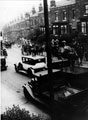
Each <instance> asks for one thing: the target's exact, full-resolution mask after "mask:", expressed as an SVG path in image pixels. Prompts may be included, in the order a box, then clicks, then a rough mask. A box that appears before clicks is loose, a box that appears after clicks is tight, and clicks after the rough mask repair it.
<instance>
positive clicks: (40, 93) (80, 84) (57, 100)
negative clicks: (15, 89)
mask: <svg viewBox="0 0 88 120" xmlns="http://www.w3.org/2000/svg"><path fill="white" fill-rule="evenodd" d="M77 69H78V70H77ZM75 71H76V72H72V71H70V69H68V70H67V71H65V70H64V71H61V70H59V71H55V72H53V73H52V80H53V95H54V101H53V105H52V106H54V109H55V110H56V111H58V114H59V112H62V111H64V112H66V113H67V114H70V113H72V114H74V113H75V112H77V111H78V110H80V111H82V110H83V109H84V108H85V107H86V106H87V105H88V103H87V101H88V82H87V80H88V69H83V68H82V69H81V70H80V69H79V68H75ZM83 76H85V78H84V77H83ZM84 79H85V82H84ZM22 87H23V92H24V95H25V97H26V98H27V99H32V100H34V101H36V102H38V103H40V104H43V105H45V106H47V107H50V80H49V79H48V74H46V75H40V76H35V77H34V78H32V79H31V81H30V82H28V83H27V84H24V85H23V86H22ZM62 113H63V112H62ZM64 114H65V113H64Z"/></svg>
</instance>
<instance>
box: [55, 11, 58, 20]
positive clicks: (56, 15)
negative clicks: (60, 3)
mask: <svg viewBox="0 0 88 120" xmlns="http://www.w3.org/2000/svg"><path fill="white" fill-rule="evenodd" d="M55 21H58V12H55Z"/></svg>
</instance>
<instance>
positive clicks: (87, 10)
mask: <svg viewBox="0 0 88 120" xmlns="http://www.w3.org/2000/svg"><path fill="white" fill-rule="evenodd" d="M85 11H86V14H88V5H85Z"/></svg>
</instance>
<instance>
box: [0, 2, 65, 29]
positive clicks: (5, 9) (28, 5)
mask: <svg viewBox="0 0 88 120" xmlns="http://www.w3.org/2000/svg"><path fill="white" fill-rule="evenodd" d="M47 1H48V3H49V2H50V0H47ZM56 1H64V0H56ZM40 3H43V0H0V29H1V28H2V26H3V25H5V24H6V23H9V22H10V21H12V20H14V19H15V18H17V17H18V16H20V15H21V14H24V13H25V12H30V11H31V10H32V8H33V7H35V8H36V10H38V6H39V4H40Z"/></svg>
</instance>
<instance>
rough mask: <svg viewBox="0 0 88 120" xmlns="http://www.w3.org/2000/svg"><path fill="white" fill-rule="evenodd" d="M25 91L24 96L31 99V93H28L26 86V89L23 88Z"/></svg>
mask: <svg viewBox="0 0 88 120" xmlns="http://www.w3.org/2000/svg"><path fill="white" fill-rule="evenodd" d="M23 93H24V96H25V97H26V98H27V99H29V96H30V95H29V93H28V91H27V90H26V88H25V87H24V89H23Z"/></svg>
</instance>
